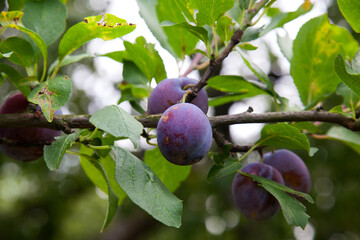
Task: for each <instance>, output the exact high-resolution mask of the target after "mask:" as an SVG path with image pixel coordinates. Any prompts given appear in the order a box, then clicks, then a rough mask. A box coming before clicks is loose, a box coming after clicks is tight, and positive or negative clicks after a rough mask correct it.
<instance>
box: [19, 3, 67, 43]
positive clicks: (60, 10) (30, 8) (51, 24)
mask: <svg viewBox="0 0 360 240" xmlns="http://www.w3.org/2000/svg"><path fill="white" fill-rule="evenodd" d="M23 11H24V16H23V19H22V22H23V24H24V25H25V27H26V28H28V29H31V30H33V31H34V32H36V33H38V34H39V35H40V36H41V37H42V39H44V41H45V43H46V45H48V46H49V45H51V44H52V43H54V42H55V41H56V40H57V39H58V38H59V37H60V35H61V34H62V33H63V32H64V30H65V27H66V21H65V20H66V18H67V11H66V7H65V5H64V4H63V3H61V2H60V1H58V0H51V1H40V2H33V1H31V2H28V3H26V4H25V5H24V10H23Z"/></svg>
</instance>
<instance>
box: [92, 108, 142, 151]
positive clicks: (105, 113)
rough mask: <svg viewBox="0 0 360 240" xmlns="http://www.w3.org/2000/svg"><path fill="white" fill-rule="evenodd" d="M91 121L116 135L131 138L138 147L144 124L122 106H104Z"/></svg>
mask: <svg viewBox="0 0 360 240" xmlns="http://www.w3.org/2000/svg"><path fill="white" fill-rule="evenodd" d="M89 121H90V122H91V123H92V124H94V126H96V127H98V128H100V129H101V130H104V131H105V132H108V133H110V134H111V135H113V136H115V137H126V138H129V139H130V140H131V142H132V143H133V144H134V147H135V148H137V147H138V145H139V138H140V135H141V133H142V130H143V125H142V124H141V123H140V122H138V121H137V120H136V119H135V118H134V117H133V116H131V115H130V114H128V113H127V112H126V111H124V110H122V109H121V108H120V107H118V106H116V105H111V106H107V107H104V108H103V109H100V110H99V111H97V112H95V113H94V114H93V115H92V116H91V118H90V119H89Z"/></svg>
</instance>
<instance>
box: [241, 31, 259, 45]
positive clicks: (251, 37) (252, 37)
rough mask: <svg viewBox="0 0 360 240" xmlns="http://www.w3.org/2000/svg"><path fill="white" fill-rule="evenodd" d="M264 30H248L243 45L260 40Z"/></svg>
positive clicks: (244, 35) (245, 32)
mask: <svg viewBox="0 0 360 240" xmlns="http://www.w3.org/2000/svg"><path fill="white" fill-rule="evenodd" d="M262 30H263V28H246V29H245V31H244V34H243V37H242V38H241V41H240V42H241V43H246V42H250V41H253V40H255V39H258V38H259V37H260V33H261V31H262Z"/></svg>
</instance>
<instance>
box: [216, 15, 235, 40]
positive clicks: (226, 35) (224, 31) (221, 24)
mask: <svg viewBox="0 0 360 240" xmlns="http://www.w3.org/2000/svg"><path fill="white" fill-rule="evenodd" d="M234 26H235V23H234V22H233V20H232V19H231V18H229V17H228V16H222V17H220V18H219V20H217V22H216V26H215V31H216V33H217V35H219V37H220V39H221V40H223V41H224V42H225V44H226V45H227V44H228V43H229V41H230V39H231V36H232V35H233V34H234V31H235V28H234Z"/></svg>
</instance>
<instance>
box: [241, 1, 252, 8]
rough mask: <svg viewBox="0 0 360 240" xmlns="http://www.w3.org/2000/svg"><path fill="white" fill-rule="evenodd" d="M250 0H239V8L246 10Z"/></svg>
mask: <svg viewBox="0 0 360 240" xmlns="http://www.w3.org/2000/svg"><path fill="white" fill-rule="evenodd" d="M249 4H250V0H239V8H240V9H241V10H246V9H248V8H249Z"/></svg>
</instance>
